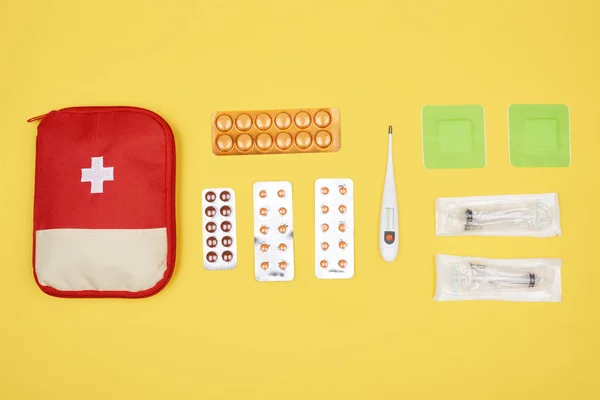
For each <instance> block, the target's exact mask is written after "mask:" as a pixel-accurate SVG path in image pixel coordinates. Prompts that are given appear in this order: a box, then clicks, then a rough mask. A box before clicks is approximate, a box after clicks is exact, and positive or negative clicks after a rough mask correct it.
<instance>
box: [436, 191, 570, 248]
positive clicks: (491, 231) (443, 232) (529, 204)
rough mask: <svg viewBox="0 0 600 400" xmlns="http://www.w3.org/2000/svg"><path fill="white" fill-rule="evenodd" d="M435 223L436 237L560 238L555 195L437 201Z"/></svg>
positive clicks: (480, 197)
mask: <svg viewBox="0 0 600 400" xmlns="http://www.w3.org/2000/svg"><path fill="white" fill-rule="evenodd" d="M435 219H436V223H435V225H436V227H435V230H436V232H435V233H436V236H533V237H550V236H556V235H559V236H560V234H561V229H560V209H559V206H558V195H557V194H556V193H547V194H520V195H502V196H477V197H453V198H443V199H436V201H435Z"/></svg>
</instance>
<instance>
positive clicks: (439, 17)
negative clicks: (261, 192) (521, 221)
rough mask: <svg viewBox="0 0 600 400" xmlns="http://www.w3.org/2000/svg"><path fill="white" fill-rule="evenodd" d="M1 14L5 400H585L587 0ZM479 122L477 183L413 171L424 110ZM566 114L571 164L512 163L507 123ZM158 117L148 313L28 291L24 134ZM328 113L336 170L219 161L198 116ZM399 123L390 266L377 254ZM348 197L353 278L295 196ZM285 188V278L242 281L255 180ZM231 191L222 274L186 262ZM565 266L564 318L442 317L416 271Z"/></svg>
mask: <svg viewBox="0 0 600 400" xmlns="http://www.w3.org/2000/svg"><path fill="white" fill-rule="evenodd" d="M2 3H3V4H2V12H1V14H0V59H1V62H0V134H1V141H2V142H1V146H0V154H1V159H0V163H1V165H0V167H1V169H0V173H1V175H0V182H1V187H0V202H1V203H0V217H1V219H0V221H1V225H2V229H1V233H0V235H1V241H0V246H1V249H0V250H1V251H0V254H2V262H1V263H0V266H1V267H0V268H1V269H2V273H1V275H0V276H1V278H2V286H1V289H0V398H1V399H8V400H12V399H42V398H47V399H84V398H85V399H126V398H127V399H220V398H231V399H234V398H235V399H246V398H255V399H296V398H298V399H313V398H323V399H337V398H373V399H384V398H394V399H400V398H404V399H429V398H431V399H434V398H435V399H598V398H599V396H600V387H599V385H600V383H599V378H600V364H599V361H600V345H599V344H598V341H599V339H600V327H599V323H600V317H599V315H600V309H599V308H600V290H598V288H599V287H600V265H599V264H600V259H599V258H598V249H599V248H600V247H599V246H598V235H597V232H598V229H599V227H600V216H599V213H600V208H599V207H598V199H599V198H600V197H599V196H600V190H599V184H598V179H599V178H598V176H599V175H598V170H599V168H598V159H599V152H600V141H599V130H600V124H599V117H598V104H599V102H598V93H600V83H599V82H600V79H599V75H598V74H599V71H600V62H599V58H600V56H599V54H600V53H599V44H598V40H599V39H600V25H598V21H597V17H598V15H599V12H600V6H599V5H598V2H597V1H594V0H571V1H564V0H561V1H558V0H543V1H542V0H540V1H531V0H529V1H523V0H493V1H489V0H488V1H482V0H457V1H442V0H440V1H433V0H421V1H417V0H371V1H367V2H364V3H356V2H354V4H353V2H351V1H342V0H339V1H333V0H325V1H318V0H310V1H294V2H289V1H283V0H271V1H267V0H260V1H244V2H243V1H238V2H232V1H211V2H208V1H204V2H201V1H191V0H190V1H155V0H153V1H123V0H105V1H95V2H86V1H75V0H70V1H55V2H54V1H41V0H40V1H26V0H24V1H17V0H3V1H2ZM478 103H479V104H483V105H484V106H485V112H486V114H485V115H486V130H487V155H488V157H487V167H486V168H483V169H471V170H426V169H424V167H423V164H422V159H421V136H420V110H421V107H422V106H423V105H425V104H478ZM511 103H565V104H568V105H569V107H570V110H571V144H572V165H571V167H570V168H557V169H530V168H529V169H528V168H513V167H511V166H510V165H509V161H508V149H507V147H508V143H507V142H508V138H507V107H508V105H509V104H511ZM75 105H132V106H140V107H146V108H149V109H152V110H154V111H156V112H158V113H159V114H160V115H162V116H163V117H164V118H165V119H166V120H167V121H168V122H169V123H170V124H171V126H172V128H173V129H174V131H175V133H176V138H177V151H178V160H177V167H178V177H177V178H178V182H177V194H178V199H177V207H178V242H179V243H178V244H179V246H178V251H177V257H178V262H177V268H176V273H175V275H174V278H173V280H172V281H171V283H170V284H169V285H168V286H167V288H166V289H165V290H164V291H163V292H161V293H160V294H158V295H157V296H155V297H153V298H149V299H145V300H137V301H132V300H118V299H108V300H106V299H105V300H69V299H57V298H52V297H49V296H47V295H45V294H43V293H42V292H41V291H40V290H39V289H38V288H37V286H36V285H35V283H34V280H33V278H32V272H31V228H32V222H31V220H32V198H33V197H32V195H33V174H34V151H35V135H36V124H26V123H25V120H26V119H27V118H28V117H31V116H34V115H37V114H42V113H45V112H47V111H49V110H52V109H58V108H61V107H67V106H75ZM329 106H334V107H339V108H340V110H341V115H342V139H343V140H342V149H341V151H339V152H338V153H331V154H310V155H284V156H245V157H244V156H241V157H216V156H214V155H213V154H212V152H211V145H210V114H211V113H212V112H213V111H216V110H223V109H273V108H295V107H329ZM390 124H391V125H393V126H394V128H395V134H394V139H395V142H394V146H395V148H394V156H395V167H396V179H397V183H398V195H399V207H400V246H401V248H400V255H399V257H398V259H397V260H396V261H395V262H394V263H391V264H387V263H384V262H383V261H382V260H381V259H380V257H379V253H378V243H377V232H378V223H379V222H378V221H379V204H380V197H381V191H382V186H383V176H384V167H385V153H386V139H387V137H386V130H387V126H388V125H390ZM319 177H350V178H352V179H353V180H354V183H355V189H356V209H357V211H356V222H355V224H356V229H357V234H356V239H355V240H356V246H357V251H356V263H357V269H356V275H355V277H354V279H352V280H350V281H320V280H318V279H316V278H315V276H314V269H313V268H314V267H313V254H314V251H313V247H314V244H313V238H314V233H313V224H314V222H313V221H314V220H313V219H314V211H313V201H314V200H313V198H314V197H313V196H314V193H313V185H314V181H315V179H317V178H319ZM260 180H289V181H291V182H292V184H293V188H294V207H295V208H294V214H295V221H294V223H295V244H296V246H297V247H296V255H295V260H296V268H297V270H296V278H295V279H294V280H293V281H292V282H289V283H283V284H269V283H258V282H256V281H255V280H254V276H253V275H254V273H253V249H252V184H253V183H254V182H255V181H260ZM220 186H231V187H233V188H234V189H235V190H236V195H237V216H238V223H239V224H238V227H237V235H238V238H239V244H238V246H239V247H238V250H239V261H238V267H237V268H236V269H235V270H233V271H229V272H210V271H206V270H204V268H203V266H202V245H201V243H202V238H201V192H202V189H203V188H206V187H220ZM537 192H558V193H559V196H560V197H559V199H560V204H561V207H562V209H561V212H562V227H563V236H562V237H556V238H550V239H534V238H435V237H434V207H433V201H434V198H436V197H446V196H467V195H485V194H503V193H537ZM435 253H449V254H457V255H478V256H487V257H513V258H516V257H561V258H563V260H564V264H563V286H562V289H563V302H562V303H561V304H523V303H520V304H519V303H500V302H497V303H496V302H470V303H469V302H462V303H451V304H447V303H436V302H434V301H433V300H432V297H433V293H434V286H435V285H434V279H435V274H434V264H433V261H434V254H435Z"/></svg>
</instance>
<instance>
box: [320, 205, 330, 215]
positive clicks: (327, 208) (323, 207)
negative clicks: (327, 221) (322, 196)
mask: <svg viewBox="0 0 600 400" xmlns="http://www.w3.org/2000/svg"><path fill="white" fill-rule="evenodd" d="M321 212H322V213H323V214H327V213H328V212H329V207H327V206H321Z"/></svg>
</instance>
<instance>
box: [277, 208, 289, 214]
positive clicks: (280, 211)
mask: <svg viewBox="0 0 600 400" xmlns="http://www.w3.org/2000/svg"><path fill="white" fill-rule="evenodd" d="M279 214H281V215H285V214H287V210H286V209H285V207H281V208H280V209H279Z"/></svg>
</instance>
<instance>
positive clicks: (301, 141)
mask: <svg viewBox="0 0 600 400" xmlns="http://www.w3.org/2000/svg"><path fill="white" fill-rule="evenodd" d="M311 144H312V137H311V136H310V133H308V132H304V131H302V132H299V133H298V134H297V135H296V146H298V147H300V148H301V149H308V148H309V147H310V145H311Z"/></svg>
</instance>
